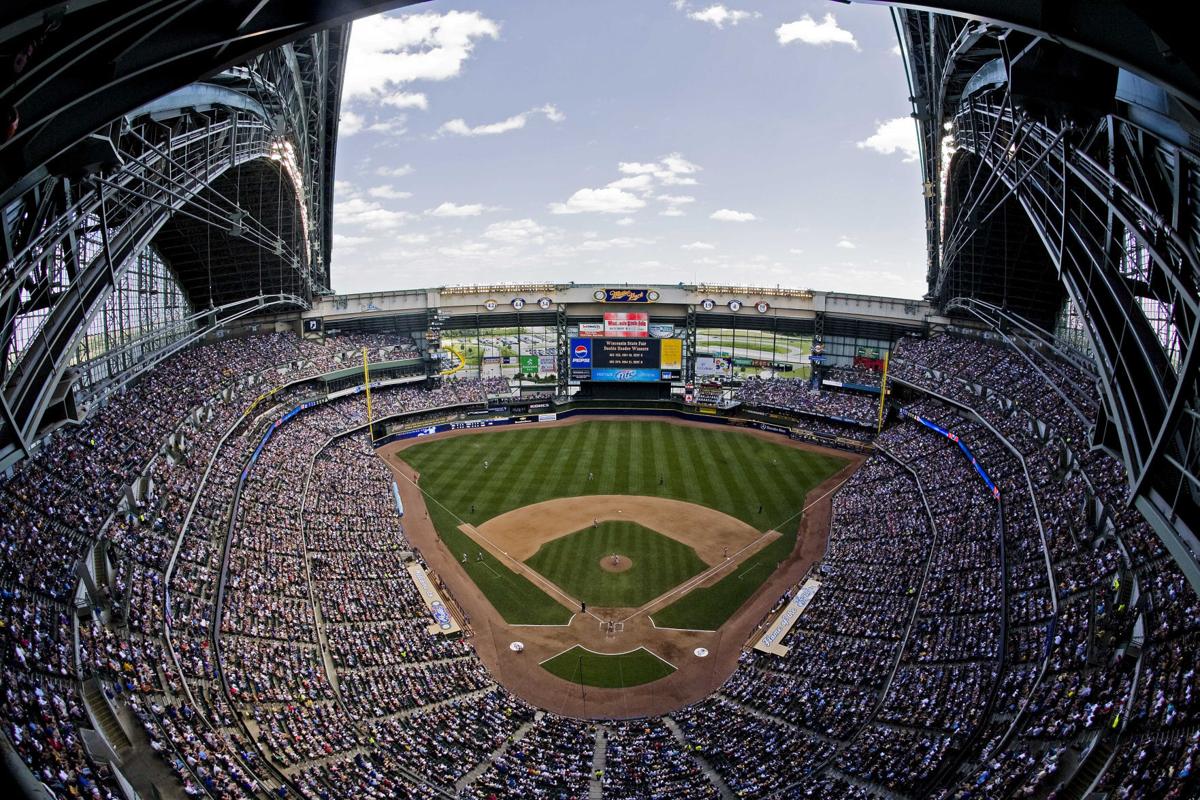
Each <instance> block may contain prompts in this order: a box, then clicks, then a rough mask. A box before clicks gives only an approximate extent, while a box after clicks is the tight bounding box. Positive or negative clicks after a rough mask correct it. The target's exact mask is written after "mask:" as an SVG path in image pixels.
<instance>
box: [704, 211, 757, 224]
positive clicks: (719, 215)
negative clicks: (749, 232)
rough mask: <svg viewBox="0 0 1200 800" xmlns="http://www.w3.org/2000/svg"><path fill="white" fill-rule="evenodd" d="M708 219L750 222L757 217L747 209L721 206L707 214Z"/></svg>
mask: <svg viewBox="0 0 1200 800" xmlns="http://www.w3.org/2000/svg"><path fill="white" fill-rule="evenodd" d="M708 218H709V219H715V220H717V221H718V222H751V221H753V220H756V219H758V217H756V216H754V215H753V214H751V213H750V212H749V211H734V210H733V209H729V208H722V209H720V210H718V211H714V212H713V213H712V214H710V215H709V217H708Z"/></svg>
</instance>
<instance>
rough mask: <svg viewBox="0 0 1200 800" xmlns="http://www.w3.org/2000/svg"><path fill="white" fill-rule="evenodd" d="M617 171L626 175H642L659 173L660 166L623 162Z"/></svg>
mask: <svg viewBox="0 0 1200 800" xmlns="http://www.w3.org/2000/svg"><path fill="white" fill-rule="evenodd" d="M617 169H619V170H620V171H621V172H623V173H625V174H626V175H642V174H644V173H654V172H657V171H658V164H640V163H638V162H637V161H622V162H621V163H619V164H617Z"/></svg>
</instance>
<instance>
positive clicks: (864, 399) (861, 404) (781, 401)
mask: <svg viewBox="0 0 1200 800" xmlns="http://www.w3.org/2000/svg"><path fill="white" fill-rule="evenodd" d="M735 399H737V400H741V401H742V402H743V403H745V404H747V405H753V406H765V407H769V408H776V409H783V410H785V411H790V412H793V413H799V414H811V415H815V416H819V417H837V418H838V419H845V420H851V421H853V422H858V423H861V424H864V425H873V424H874V423H875V421H876V418H877V416H878V412H879V398H878V397H877V396H874V395H870V394H863V393H860V392H848V391H847V392H844V391H840V390H837V389H815V388H813V386H812V384H811V383H809V382H808V381H803V380H789V379H787V378H754V377H750V378H746V380H745V381H744V382H743V383H742V385H741V386H740V387H739V388H738V390H737V393H736V394H735Z"/></svg>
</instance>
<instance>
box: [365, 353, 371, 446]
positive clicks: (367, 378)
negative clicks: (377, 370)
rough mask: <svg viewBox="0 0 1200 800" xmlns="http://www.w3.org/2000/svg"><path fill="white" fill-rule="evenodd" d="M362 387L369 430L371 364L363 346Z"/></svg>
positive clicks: (368, 428)
mask: <svg viewBox="0 0 1200 800" xmlns="http://www.w3.org/2000/svg"><path fill="white" fill-rule="evenodd" d="M363 387H364V388H365V389H366V391H367V431H368V432H369V431H370V430H371V365H370V364H369V363H368V362H367V348H365V347H364V348H363Z"/></svg>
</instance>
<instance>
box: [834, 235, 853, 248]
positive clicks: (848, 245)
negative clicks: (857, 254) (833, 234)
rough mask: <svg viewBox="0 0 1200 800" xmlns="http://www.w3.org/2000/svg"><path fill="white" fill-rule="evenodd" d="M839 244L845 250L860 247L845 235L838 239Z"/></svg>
mask: <svg viewBox="0 0 1200 800" xmlns="http://www.w3.org/2000/svg"><path fill="white" fill-rule="evenodd" d="M837 246H838V247H840V248H842V249H843V250H854V249H856V248H857V247H858V245H856V244H855V243H854V242H852V241H850V240H849V239H847V238H846V237H845V236H843V237H842V238H841V239H839V240H838V243H837Z"/></svg>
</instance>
